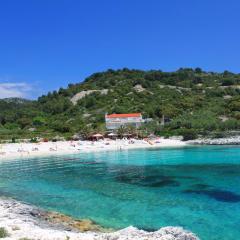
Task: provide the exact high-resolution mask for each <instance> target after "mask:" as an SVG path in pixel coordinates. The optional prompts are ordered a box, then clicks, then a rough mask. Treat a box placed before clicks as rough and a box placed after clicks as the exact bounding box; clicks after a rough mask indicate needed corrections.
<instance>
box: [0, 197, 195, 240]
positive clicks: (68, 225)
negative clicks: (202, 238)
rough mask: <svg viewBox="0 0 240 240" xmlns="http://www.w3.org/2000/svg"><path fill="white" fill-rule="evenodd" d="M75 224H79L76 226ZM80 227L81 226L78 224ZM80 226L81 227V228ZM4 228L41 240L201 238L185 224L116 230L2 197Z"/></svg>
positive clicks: (0, 221) (17, 235) (0, 222)
mask: <svg viewBox="0 0 240 240" xmlns="http://www.w3.org/2000/svg"><path fill="white" fill-rule="evenodd" d="M73 223H75V226H73ZM76 226H78V227H76ZM79 226H80V227H79ZM0 227H3V228H4V229H6V230H7V232H8V233H9V237H8V238H7V239H23V238H25V239H26V238H27V239H38V240H43V239H44V240H53V239H54V240H66V239H72V240H80V239H81V240H117V239H118V240H127V239H128V240H130V239H132V240H133V239H139V240H157V239H159V240H170V239H171V240H198V239H199V238H198V237H197V236H196V235H195V234H193V233H191V232H189V231H186V230H184V229H183V228H182V227H164V228H160V229H159V230H158V231H155V232H146V231H143V230H139V229H137V228H135V227H132V226H130V227H127V228H125V229H122V230H118V231H115V232H109V231H108V230H106V229H104V228H102V227H100V226H98V225H96V224H95V223H93V222H91V221H90V220H74V219H72V218H70V217H68V216H65V215H62V214H59V213H53V212H47V211H45V210H41V209H39V208H37V207H34V206H31V205H28V204H25V203H21V202H19V201H16V200H13V199H9V198H1V197H0Z"/></svg>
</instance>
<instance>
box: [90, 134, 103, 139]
mask: <svg viewBox="0 0 240 240" xmlns="http://www.w3.org/2000/svg"><path fill="white" fill-rule="evenodd" d="M92 136H93V137H95V138H101V137H103V135H102V134H100V133H97V134H94V135H92Z"/></svg>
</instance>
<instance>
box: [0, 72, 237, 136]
mask: <svg viewBox="0 0 240 240" xmlns="http://www.w3.org/2000/svg"><path fill="white" fill-rule="evenodd" d="M106 112H107V113H128V112H142V114H143V116H144V117H148V118H153V122H151V123H149V124H148V125H146V126H144V127H143V129H142V131H143V132H144V131H145V132H146V133H147V132H155V133H156V134H161V135H182V134H186V133H191V134H193V135H196V134H201V135H209V134H216V135H219V136H220V135H221V133H223V132H229V131H235V130H239V129H240V74H233V73H230V72H228V71H225V72H224V73H214V72H204V71H202V70H201V69H200V68H197V69H190V68H189V69H179V70H178V71H176V72H162V71H155V70H152V71H141V70H129V69H126V68H125V69H121V70H116V71H114V70H108V71H106V72H100V73H95V74H93V75H91V76H90V77H88V78H86V79H85V81H83V82H82V83H79V84H69V86H68V88H67V89H63V88H60V89H59V90H58V91H54V92H51V93H48V94H47V95H43V96H41V97H40V98H39V99H38V100H37V101H19V99H14V100H12V101H9V99H8V100H0V138H1V139H9V138H12V137H17V138H23V137H32V136H45V137H51V136H55V135H65V136H69V137H70V136H72V135H73V134H74V133H79V132H80V133H84V134H86V133H88V132H94V131H104V130H105V129H104V126H105V125H104V115H105V113H106ZM163 115H164V116H165V119H167V120H168V121H167V123H166V124H165V126H164V127H163V126H161V125H160V124H159V122H160V121H161V119H162V116H163Z"/></svg>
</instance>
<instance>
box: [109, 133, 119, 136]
mask: <svg viewBox="0 0 240 240" xmlns="http://www.w3.org/2000/svg"><path fill="white" fill-rule="evenodd" d="M108 136H110V137H114V136H117V134H116V133H109V134H108Z"/></svg>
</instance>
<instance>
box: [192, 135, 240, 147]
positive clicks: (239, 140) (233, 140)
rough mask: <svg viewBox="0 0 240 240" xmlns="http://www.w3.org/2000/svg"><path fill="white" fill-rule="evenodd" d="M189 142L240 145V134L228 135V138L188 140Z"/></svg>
mask: <svg viewBox="0 0 240 240" xmlns="http://www.w3.org/2000/svg"><path fill="white" fill-rule="evenodd" d="M187 143H188V144H194V145H240V136H234V137H227V138H214V139H210V138H205V139H196V140H192V141H188V142H187Z"/></svg>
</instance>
